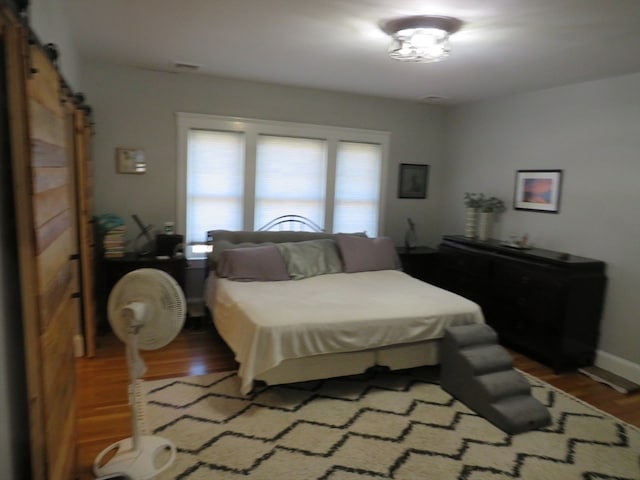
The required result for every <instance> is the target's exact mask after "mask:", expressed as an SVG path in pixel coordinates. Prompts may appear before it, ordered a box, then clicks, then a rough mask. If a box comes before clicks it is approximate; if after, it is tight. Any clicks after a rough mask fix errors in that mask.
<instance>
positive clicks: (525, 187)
mask: <svg viewBox="0 0 640 480" xmlns="http://www.w3.org/2000/svg"><path fill="white" fill-rule="evenodd" d="M561 186H562V170H518V171H517V172H516V188H515V193H514V198H513V208H515V209H516V210H533V211H537V212H547V213H558V212H559V211H560V189H561Z"/></svg>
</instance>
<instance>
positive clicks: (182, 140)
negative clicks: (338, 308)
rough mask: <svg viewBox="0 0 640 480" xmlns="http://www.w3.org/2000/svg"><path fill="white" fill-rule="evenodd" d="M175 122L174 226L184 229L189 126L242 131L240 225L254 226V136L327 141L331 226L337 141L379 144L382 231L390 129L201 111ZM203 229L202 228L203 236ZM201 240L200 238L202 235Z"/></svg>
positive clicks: (381, 232) (182, 115) (179, 115)
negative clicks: (243, 146)
mask: <svg viewBox="0 0 640 480" xmlns="http://www.w3.org/2000/svg"><path fill="white" fill-rule="evenodd" d="M176 125H177V137H178V138H177V140H178V141H177V149H178V151H177V159H178V165H177V172H176V182H177V184H176V195H177V199H176V228H177V231H178V232H184V231H185V228H186V211H187V145H188V133H189V130H190V129H201V130H218V131H230V132H244V133H245V138H246V144H245V194H244V198H243V212H244V213H243V219H242V224H243V229H245V230H254V229H255V228H259V227H260V226H259V225H258V226H254V225H253V219H254V204H255V175H256V151H257V149H256V139H257V138H258V135H260V134H265V135H280V136H287V137H296V136H297V137H302V138H320V139H325V140H326V141H327V153H328V158H327V181H326V199H327V201H326V202H325V225H326V226H327V228H332V225H333V213H334V211H333V207H334V205H333V203H334V199H335V198H334V197H335V175H336V161H337V149H338V144H339V142H340V141H346V142H354V143H373V144H379V145H380V146H381V152H382V165H381V174H380V200H379V210H378V236H382V235H384V234H385V229H384V226H385V222H384V220H385V212H386V202H387V185H388V181H387V174H388V170H389V168H388V167H389V144H390V141H391V133H390V132H386V131H381V130H365V129H358V128H351V127H337V126H331V125H318V124H311V123H297V122H283V121H276V120H261V119H254V118H244V117H227V116H220V115H208V114H201V113H187V112H177V113H176ZM205 234H206V232H203V236H204V235H205ZM203 241H204V238H203Z"/></svg>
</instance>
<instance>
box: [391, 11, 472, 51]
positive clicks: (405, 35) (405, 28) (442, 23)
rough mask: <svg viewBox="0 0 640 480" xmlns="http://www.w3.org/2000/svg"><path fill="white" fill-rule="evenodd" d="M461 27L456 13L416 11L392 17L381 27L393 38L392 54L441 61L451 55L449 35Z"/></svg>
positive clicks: (460, 21)
mask: <svg viewBox="0 0 640 480" xmlns="http://www.w3.org/2000/svg"><path fill="white" fill-rule="evenodd" d="M460 27H462V20H459V19H457V18H453V17H440V16H429V15H415V16H412V17H403V18H396V19H393V20H389V21H388V22H386V23H384V24H383V25H382V30H383V31H384V32H385V33H387V34H388V35H390V36H391V38H392V39H393V40H392V42H391V45H390V46H389V56H390V57H391V58H393V59H396V60H403V61H408V62H422V63H429V62H438V61H440V60H442V59H444V58H446V57H447V56H449V50H450V48H449V35H451V34H453V33H455V32H457V31H458V30H460Z"/></svg>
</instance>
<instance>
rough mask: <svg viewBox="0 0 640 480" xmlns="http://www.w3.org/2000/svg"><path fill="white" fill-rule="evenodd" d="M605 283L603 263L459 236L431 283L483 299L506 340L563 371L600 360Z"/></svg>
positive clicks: (442, 250) (446, 245)
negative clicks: (596, 351)
mask: <svg viewBox="0 0 640 480" xmlns="http://www.w3.org/2000/svg"><path fill="white" fill-rule="evenodd" d="M606 282H607V279H606V276H605V263H604V262H602V261H599V260H594V259H590V258H585V257H578V256H575V255H567V254H566V253H561V252H554V251H550V250H543V249H538V248H532V249H519V248H513V247H510V246H505V245H503V244H502V243H501V242H500V241H498V240H488V241H479V240H474V239H469V238H466V237H463V236H455V235H450V236H445V237H443V240H442V243H441V244H440V245H439V247H438V256H437V275H436V279H435V281H432V283H435V284H436V285H438V286H441V287H443V288H446V289H447V290H451V291H453V292H455V293H458V294H460V295H462V296H464V297H467V298H469V299H471V300H474V301H476V302H477V303H479V304H480V306H481V307H482V310H483V312H484V315H485V319H486V321H487V323H488V324H489V325H490V326H491V327H493V328H494V329H495V330H496V332H497V333H498V335H499V338H500V341H501V342H502V343H503V344H505V345H508V346H511V347H513V348H515V349H516V350H519V351H522V352H523V353H526V354H529V355H531V356H532V357H534V358H537V359H538V360H540V361H542V362H544V363H546V364H547V365H549V366H551V367H552V368H553V369H554V370H556V371H561V370H568V369H572V368H577V367H581V366H586V365H591V364H592V363H593V360H594V357H595V350H596V348H597V345H598V337H599V333H600V318H601V316H602V308H603V303H604V295H605V287H606Z"/></svg>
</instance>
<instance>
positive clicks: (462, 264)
mask: <svg viewBox="0 0 640 480" xmlns="http://www.w3.org/2000/svg"><path fill="white" fill-rule="evenodd" d="M439 262H440V264H441V265H442V266H443V267H446V268H453V269H456V270H459V271H463V272H467V273H470V274H474V275H478V276H480V277H485V276H488V275H489V273H490V271H491V262H490V261H489V259H488V258H486V257H484V256H481V255H475V254H473V253H466V252H463V251H460V250H456V249H450V248H446V247H444V248H442V249H441V250H440V258H439Z"/></svg>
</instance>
